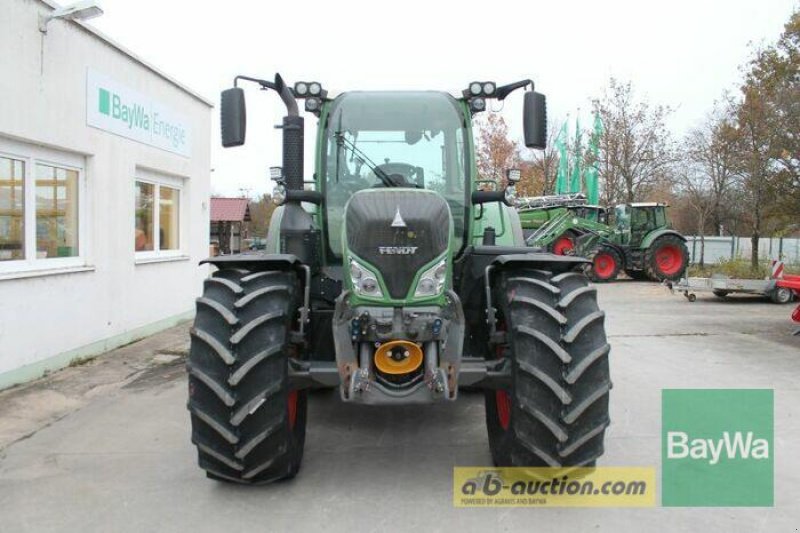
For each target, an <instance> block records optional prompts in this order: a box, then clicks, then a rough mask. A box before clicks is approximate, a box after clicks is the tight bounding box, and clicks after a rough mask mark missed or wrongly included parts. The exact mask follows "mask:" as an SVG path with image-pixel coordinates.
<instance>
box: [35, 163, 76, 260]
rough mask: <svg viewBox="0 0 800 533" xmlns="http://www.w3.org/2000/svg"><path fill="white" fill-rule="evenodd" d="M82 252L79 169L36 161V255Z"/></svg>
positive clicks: (41, 256) (72, 255)
mask: <svg viewBox="0 0 800 533" xmlns="http://www.w3.org/2000/svg"><path fill="white" fill-rule="evenodd" d="M77 255H78V171H77V170H71V169H65V168H59V167H55V166H52V165H45V164H42V163H37V164H36V257H37V258H39V259H45V258H48V257H76V256H77Z"/></svg>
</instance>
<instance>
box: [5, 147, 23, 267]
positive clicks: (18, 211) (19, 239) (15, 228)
mask: <svg viewBox="0 0 800 533" xmlns="http://www.w3.org/2000/svg"><path fill="white" fill-rule="evenodd" d="M24 209H25V161H20V160H19V159H12V158H10V157H0V261H15V260H19V259H25V231H24V226H25V217H24V212H25V211H24Z"/></svg>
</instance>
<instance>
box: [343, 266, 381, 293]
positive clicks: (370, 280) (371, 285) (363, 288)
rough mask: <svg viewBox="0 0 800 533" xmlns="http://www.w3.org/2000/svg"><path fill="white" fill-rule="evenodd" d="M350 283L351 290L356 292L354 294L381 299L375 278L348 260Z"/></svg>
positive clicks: (372, 274) (368, 271)
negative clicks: (351, 284)
mask: <svg viewBox="0 0 800 533" xmlns="http://www.w3.org/2000/svg"><path fill="white" fill-rule="evenodd" d="M350 281H351V282H352V283H353V290H354V291H356V294H360V295H362V296H370V297H372V298H381V297H383V291H382V290H381V286H380V284H379V283H378V278H377V276H376V275H375V274H374V273H373V272H372V271H371V270H369V269H368V268H366V267H364V266H363V265H361V264H359V263H358V261H356V260H355V259H350Z"/></svg>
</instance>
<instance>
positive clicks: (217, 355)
mask: <svg viewBox="0 0 800 533" xmlns="http://www.w3.org/2000/svg"><path fill="white" fill-rule="evenodd" d="M299 294H300V287H299V283H298V280H297V276H295V275H294V274H293V273H289V272H250V271H247V270H239V269H222V270H219V271H217V272H215V273H214V275H213V277H211V278H209V279H207V280H206V281H205V283H204V290H203V296H202V297H200V298H198V300H197V314H196V317H195V322H194V327H193V328H192V332H191V335H192V340H191V347H190V351H189V358H188V360H187V363H186V369H187V371H188V374H189V403H188V408H189V411H190V413H191V421H192V443H193V444H195V446H196V447H197V452H198V459H199V460H198V462H199V465H200V467H201V468H203V469H204V470H205V471H206V473H207V475H208V477H210V478H213V479H217V480H221V481H231V482H236V483H246V484H259V483H268V482H271V481H275V480H278V479H283V478H290V477H294V476H295V475H296V474H297V472H298V470H299V469H300V462H301V460H302V457H303V445H304V442H305V431H306V411H307V397H306V391H304V390H291V389H290V387H289V379H288V358H289V356H290V354H292V353H293V352H295V351H296V347H295V346H294V345H292V344H291V343H290V339H289V332H290V330H291V327H292V322H293V319H294V316H295V313H296V310H297V306H298V301H299V297H298V295H299Z"/></svg>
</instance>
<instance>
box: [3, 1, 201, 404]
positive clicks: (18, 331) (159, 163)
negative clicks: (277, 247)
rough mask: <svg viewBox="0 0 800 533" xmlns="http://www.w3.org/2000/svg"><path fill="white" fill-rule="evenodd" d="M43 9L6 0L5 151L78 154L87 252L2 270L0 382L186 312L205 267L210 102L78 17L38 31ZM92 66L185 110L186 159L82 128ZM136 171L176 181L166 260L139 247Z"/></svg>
mask: <svg viewBox="0 0 800 533" xmlns="http://www.w3.org/2000/svg"><path fill="white" fill-rule="evenodd" d="M50 10H51V9H50V8H49V7H48V6H47V5H46V4H45V3H42V2H40V1H38V0H4V1H3V3H2V14H0V64H2V66H3V74H2V75H1V76H0V151H2V147H3V146H6V147H8V146H12V147H13V146H22V147H23V148H24V147H35V146H36V145H41V146H44V147H47V148H48V149H49V150H54V151H56V152H57V153H63V154H67V155H69V156H70V157H75V158H77V159H78V160H80V161H82V162H84V179H85V189H84V193H85V194H84V196H83V198H82V202H81V212H82V219H81V222H82V224H81V229H82V239H81V243H80V245H81V246H82V249H83V251H84V254H82V255H83V259H84V260H83V261H82V265H80V266H78V267H75V266H73V267H71V268H65V269H61V270H59V269H51V270H44V271H42V270H38V271H31V272H24V273H23V272H16V273H14V272H11V273H9V272H4V273H0V388H2V387H3V386H7V385H10V384H12V383H14V382H16V381H19V380H21V379H26V378H30V377H32V374H35V373H38V372H40V371H41V370H43V369H45V368H46V367H53V366H60V365H63V364H65V363H68V362H69V361H68V360H66V359H67V357H68V358H72V357H80V356H89V355H94V354H95V353H96V352H98V351H102V349H104V348H110V347H112V346H113V345H114V344H119V343H122V342H126V341H130V340H132V339H133V338H135V337H137V336H140V335H143V334H144V333H145V332H152V331H154V330H155V329H158V327H160V326H166V325H169V324H171V323H174V322H175V321H176V320H177V319H178V318H186V317H188V316H190V314H191V311H192V308H193V301H194V298H195V297H196V296H197V295H198V294H199V293H200V291H201V284H202V280H203V279H204V277H205V275H206V274H207V270H206V269H205V268H201V267H198V265H197V263H198V261H200V260H201V259H202V258H204V257H206V256H207V254H208V224H209V221H208V216H209V212H208V196H209V181H210V177H209V176H210V174H209V172H210V155H209V154H210V147H209V142H210V118H211V108H210V106H209V104H208V103H207V102H204V101H203V100H201V99H200V98H198V97H195V96H193V95H192V94H190V93H188V92H187V91H185V90H183V89H182V88H180V87H179V86H177V85H176V84H174V83H172V82H170V81H168V80H167V79H165V78H164V77H163V76H161V75H158V74H157V73H155V72H154V71H153V70H151V69H150V68H148V67H146V66H144V65H143V64H141V63H140V62H138V61H136V60H134V59H132V58H131V57H130V56H128V55H127V54H125V53H123V52H122V51H120V50H119V49H117V48H115V47H114V46H112V45H111V44H109V43H107V42H106V41H104V40H103V39H101V38H99V37H98V36H97V35H94V34H93V33H91V32H89V31H88V30H87V29H85V28H83V27H81V26H80V25H78V24H75V23H72V22H68V21H63V20H56V21H53V22H51V23H50V24H49V25H48V32H47V34H46V35H43V34H42V33H40V32H39V30H38V17H39V14H40V13H42V14H44V13H48V12H50ZM88 69H93V70H95V71H98V72H101V73H103V74H104V75H106V76H108V77H110V78H113V79H114V80H115V81H117V82H119V83H122V84H124V85H126V86H127V87H129V88H131V89H133V90H135V91H138V92H139V93H142V94H145V95H147V96H149V97H151V98H153V99H154V100H157V101H159V102H161V103H162V104H164V105H165V106H168V107H169V108H171V109H172V110H173V111H174V112H176V113H179V114H180V115H182V116H183V117H184V119H185V120H186V121H187V122H188V124H189V126H190V129H191V154H190V157H184V156H181V155H178V154H175V153H171V152H167V151H165V150H162V149H159V148H155V147H152V146H148V145H145V144H141V143H139V142H136V141H133V140H129V139H127V138H124V137H120V136H117V135H114V134H112V133H108V132H106V131H102V130H99V129H96V128H93V127H89V126H87V111H86V105H87V104H86V100H87V97H86V85H87V71H88ZM15 143H16V144H15ZM142 172H147V173H148V175H157V176H165V177H168V178H170V179H172V180H174V182H176V183H179V184H181V185H182V193H181V201H180V203H181V213H180V227H181V230H180V231H181V250H180V252H179V253H177V254H175V255H174V256H173V257H170V258H169V260H161V261H153V260H150V261H148V262H144V261H141V257H138V259H137V254H136V253H135V252H134V224H135V222H134V181H135V176H137V174H139V173H142ZM0 264H2V262H0ZM26 369H27V370H26Z"/></svg>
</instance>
